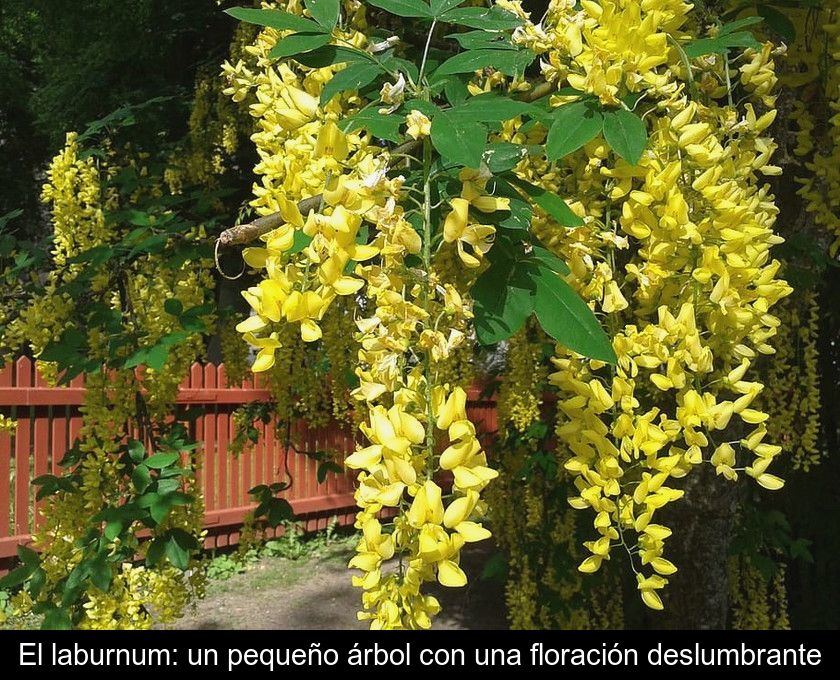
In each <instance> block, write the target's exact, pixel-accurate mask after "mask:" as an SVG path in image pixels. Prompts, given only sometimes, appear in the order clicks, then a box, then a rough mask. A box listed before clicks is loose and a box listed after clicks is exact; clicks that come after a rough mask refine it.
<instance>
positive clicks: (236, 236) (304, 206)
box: [218, 139, 420, 246]
mask: <svg viewBox="0 0 840 680" xmlns="http://www.w3.org/2000/svg"><path fill="white" fill-rule="evenodd" d="M419 143H420V142H419V141H417V140H416V139H410V140H409V141H407V142H404V143H402V144H400V145H399V146H395V147H394V148H393V149H392V150H391V153H392V154H394V155H397V154H407V153H410V152H411V151H413V150H414V148H415V147H416V146H418V145H419ZM321 197H322V194H318V195H317V196H310V197H309V198H304V199H303V200H302V201H300V202H299V203H298V204H297V207H298V210H299V211H300V214H301V215H303V216H304V217H306V216H307V215H308V214H309V213H310V211H312V210H317V209H318V207H319V206H320V205H321ZM284 222H285V220H284V219H283V216H282V215H281V214H280V213H279V212H276V213H272V214H271V215H266V216H265V217H258V218H257V219H255V220H254V221H253V222H248V223H246V224H238V225H237V226H235V227H230V228H229V229H225V230H224V231H223V232H222V233H221V234H219V238H218V245H220V246H236V245H241V244H243V243H250V242H251V241H256V240H257V239H258V238H259V237H260V236H262V235H263V234H267V233H268V232H269V231H271V230H272V229H277V227H279V226H280V225H281V224H283V223H284Z"/></svg>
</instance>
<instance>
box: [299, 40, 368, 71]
mask: <svg viewBox="0 0 840 680" xmlns="http://www.w3.org/2000/svg"><path fill="white" fill-rule="evenodd" d="M295 61H297V62H299V63H301V64H303V65H304V66H309V67H311V68H324V67H325V66H332V65H333V64H358V63H362V62H374V61H375V59H374V58H373V57H372V56H371V55H370V54H368V53H367V52H364V51H362V50H357V49H356V48H354V47H343V46H341V45H324V46H323V47H319V48H318V49H317V50H312V51H311V52H306V53H305V54H299V55H298V56H296V57H295Z"/></svg>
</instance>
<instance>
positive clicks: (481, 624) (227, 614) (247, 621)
mask: <svg viewBox="0 0 840 680" xmlns="http://www.w3.org/2000/svg"><path fill="white" fill-rule="evenodd" d="M352 554H353V551H352V549H351V548H350V547H349V545H348V544H346V543H343V544H341V545H339V546H334V547H330V548H326V549H324V551H323V552H322V553H321V554H319V555H316V556H311V557H307V558H305V559H302V560H298V561H291V560H285V559H280V558H267V559H263V560H261V561H260V562H258V563H256V564H255V565H254V566H253V567H252V568H251V569H249V570H248V571H247V572H245V573H243V574H238V575H236V576H233V577H232V578H230V579H229V580H226V581H212V582H211V583H210V584H209V586H208V593H207V597H206V598H205V599H204V600H203V601H202V602H199V603H198V604H197V605H196V607H195V610H194V611H193V613H191V614H188V615H187V616H186V617H184V618H183V619H181V620H180V621H179V622H178V623H177V624H176V625H175V626H174V627H175V628H179V629H193V630H196V629H197V630H212V629H243V630H244V629H251V630H256V629H286V628H295V629H343V630H348V629H365V628H367V627H368V624H367V622H365V621H358V620H357V619H356V612H357V611H358V609H359V604H360V593H361V591H360V590H359V589H358V588H354V587H353V586H352V584H351V583H350V576H351V573H352V572H350V571H349V570H348V569H347V566H346V565H347V562H348V560H349V559H350V557H351V556H352ZM486 559H487V553H486V551H481V552H479V551H476V550H473V551H466V550H465V551H464V554H463V558H462V566H463V568H464V570H465V571H466V572H467V574H468V575H469V577H470V584H471V585H468V586H467V587H466V588H441V587H430V588H429V592H433V593H434V594H435V595H436V596H437V597H438V598H439V599H440V601H441V604H442V605H443V611H442V612H441V614H440V615H439V616H438V617H437V619H436V620H435V625H434V627H435V628H439V629H448V630H459V629H468V628H471V629H491V628H506V627H507V626H506V622H505V618H504V617H505V613H504V612H505V608H504V593H503V590H502V587H501V585H499V584H498V583H497V582H490V581H482V580H480V579H479V574H480V573H481V569H482V566H483V564H484V562H485V561H486Z"/></svg>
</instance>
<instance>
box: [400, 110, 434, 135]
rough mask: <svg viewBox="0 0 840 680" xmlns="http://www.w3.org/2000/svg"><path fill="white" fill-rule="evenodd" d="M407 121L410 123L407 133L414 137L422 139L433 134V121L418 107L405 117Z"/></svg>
mask: <svg viewBox="0 0 840 680" xmlns="http://www.w3.org/2000/svg"><path fill="white" fill-rule="evenodd" d="M405 122H406V123H407V125H408V129H407V130H406V134H408V136H409V137H411V138H413V139H422V138H423V137H428V136H429V135H430V134H432V121H430V120H429V119H428V118H427V117H426V116H425V115H423V114H422V113H420V111H418V110H417V109H414V110H413V111H410V112H409V114H408V115H407V116H406V117H405Z"/></svg>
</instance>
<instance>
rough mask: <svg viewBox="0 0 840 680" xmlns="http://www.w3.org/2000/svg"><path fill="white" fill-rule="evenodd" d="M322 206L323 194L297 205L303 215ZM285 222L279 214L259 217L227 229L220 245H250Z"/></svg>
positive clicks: (220, 236)
mask: <svg viewBox="0 0 840 680" xmlns="http://www.w3.org/2000/svg"><path fill="white" fill-rule="evenodd" d="M320 204H321V194H318V195H317V196H311V197H310V198H304V199H303V200H302V201H301V202H300V203H298V204H297V207H298V210H300V214H301V215H304V216H305V215H308V214H309V212H310V211H311V210H317V209H318V206H319V205H320ZM284 221H285V220H284V219H283V216H282V215H281V214H280V213H279V212H276V213H273V214H271V215H266V216H265V217H258V218H257V219H255V220H254V221H253V222H247V223H246V224H238V225H236V226H235V227H230V228H229V229H225V230H224V231H223V232H222V233H221V234H220V235H219V245H221V246H235V245H239V244H242V243H250V242H251V241H256V240H257V239H258V238H259V237H260V236H262V235H263V234H267V233H268V232H269V231H271V230H272V229H277V227H279V226H280V225H281V224H283V222H284Z"/></svg>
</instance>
